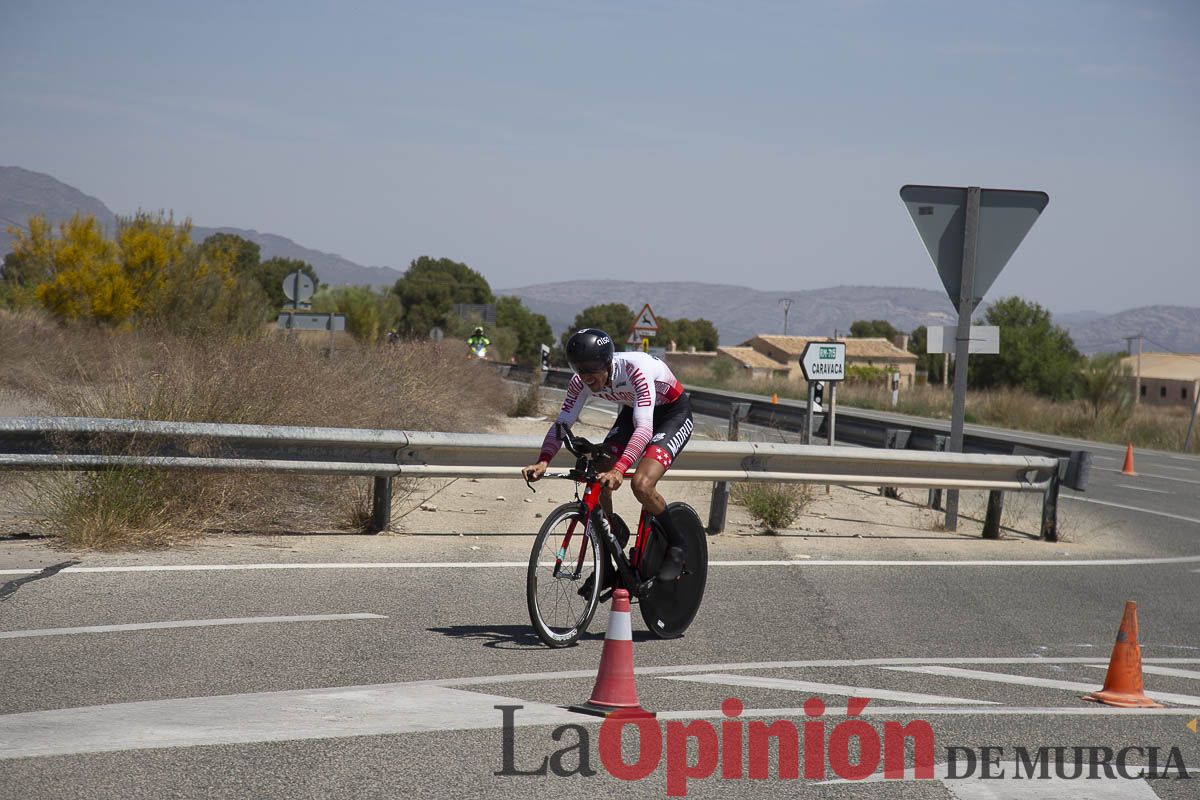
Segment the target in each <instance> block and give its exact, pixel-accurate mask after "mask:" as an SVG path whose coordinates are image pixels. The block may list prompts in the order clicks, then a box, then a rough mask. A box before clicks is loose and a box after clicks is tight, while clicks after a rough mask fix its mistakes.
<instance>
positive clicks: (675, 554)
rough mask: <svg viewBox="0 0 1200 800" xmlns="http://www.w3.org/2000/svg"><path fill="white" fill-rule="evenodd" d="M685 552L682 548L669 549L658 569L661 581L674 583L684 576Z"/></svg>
mask: <svg viewBox="0 0 1200 800" xmlns="http://www.w3.org/2000/svg"><path fill="white" fill-rule="evenodd" d="M684 555H685V553H684V551H683V548H682V547H668V548H667V552H666V555H664V556H663V560H662V564H660V565H659V567H658V579H659V580H660V581H673V580H675V579H676V578H678V577H679V576H680V575H681V574H683V559H684Z"/></svg>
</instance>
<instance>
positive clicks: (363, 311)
mask: <svg viewBox="0 0 1200 800" xmlns="http://www.w3.org/2000/svg"><path fill="white" fill-rule="evenodd" d="M312 307H313V310H314V311H320V312H327V313H336V314H344V315H345V316H346V330H347V331H348V332H349V333H350V335H351V336H353V337H354V338H355V339H357V340H358V341H360V342H365V343H367V344H375V343H377V342H379V341H380V340H381V339H382V338H383V337H384V336H385V335H386V334H387V332H388V331H389V330H391V329H392V328H394V327H396V326H397V325H398V324H399V322H400V317H401V316H402V315H403V309H402V308H401V307H400V298H398V297H396V295H394V294H392V293H391V292H376V291H374V290H373V289H371V288H370V287H367V286H336V287H332V288H331V287H328V286H327V287H323V288H322V289H321V290H320V291H319V292H317V293H316V294H315V295H313V299H312Z"/></svg>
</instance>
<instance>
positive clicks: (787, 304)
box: [779, 297, 796, 336]
mask: <svg viewBox="0 0 1200 800" xmlns="http://www.w3.org/2000/svg"><path fill="white" fill-rule="evenodd" d="M794 302H796V301H795V300H793V299H792V298H790V297H785V298H783V299H782V300H780V301H779V305H781V306H783V335H784V336H787V335H788V332H787V317H788V312H789V311H791V310H792V303H794Z"/></svg>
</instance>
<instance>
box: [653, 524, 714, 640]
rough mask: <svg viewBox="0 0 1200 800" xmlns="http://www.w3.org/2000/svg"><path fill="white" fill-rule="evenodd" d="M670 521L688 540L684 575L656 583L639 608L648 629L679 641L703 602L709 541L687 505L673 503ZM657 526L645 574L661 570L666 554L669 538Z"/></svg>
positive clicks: (706, 579) (659, 635)
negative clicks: (661, 563)
mask: <svg viewBox="0 0 1200 800" xmlns="http://www.w3.org/2000/svg"><path fill="white" fill-rule="evenodd" d="M667 510H668V511H669V512H670V514H671V522H673V523H675V528H676V530H678V531H679V532H680V533H681V534H682V535H683V538H684V540H685V541H687V557H686V558H685V559H684V562H683V574H682V575H680V576H679V578H677V579H676V580H673V581H667V582H666V583H663V582H660V581H655V582H654V584H653V585H652V586H651V587H650V588H649V589H648V590H646V592H645V593H643V594H642V596H641V601H640V603H639V605H640V606H641V609H642V619H643V620H645V621H646V627H647V628H649V629H650V632H651V633H653V634H654V635H655V636H657V637H658V638H660V639H676V638H678V637H680V636H682V635H683V632H684V631H686V630H687V629H688V626H689V625H691V624H692V620H694V619H695V618H696V612H698V611H699V610H700V601H701V600H703V599H704V586H705V584H706V583H707V582H708V542H707V540H706V539H705V536H704V526H703V525H702V524H701V523H700V517H699V515H698V514H696V510H695V509H693V508H692V507H691V506H689V505H688V504H687V503H671V504H669V505H668V506H667ZM651 521H652V523H653V525H654V535H653V536H651V537H650V541H649V542H648V547H647V550H646V552H645V553H644V554H643V556H642V563H643V564H644V565H645V568H644V569H643V571H642V574H643V575H653V574H654V573H656V572H657V571H658V565H659V562H661V561H662V557H663V555H664V554H665V553H666V550H667V545H666V536H665V534H663V532H662V529H661V528H659V527H658V523H657V521H654V520H653V519H652V520H651Z"/></svg>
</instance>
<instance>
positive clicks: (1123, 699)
mask: <svg viewBox="0 0 1200 800" xmlns="http://www.w3.org/2000/svg"><path fill="white" fill-rule="evenodd" d="M1083 699H1084V700H1091V701H1092V702H1094V703H1104V704H1105V705H1109V706H1120V707H1122V708H1162V705H1161V704H1159V703H1156V702H1154V701H1153V700H1151V699H1150V698H1149V697H1147V696H1146V693H1145V691H1144V690H1143V688H1142V647H1141V645H1139V644H1138V623H1137V603H1135V602H1133V601H1132V600H1127V601H1126V602H1125V613H1124V614H1123V615H1122V616H1121V627H1120V628H1118V629H1117V643H1116V644H1115V645H1113V651H1112V657H1110V658H1109V660H1108V672H1107V673H1106V674H1105V676H1104V688H1103V689H1101V690H1100V691H1098V692H1092V693H1091V694H1089V695H1084V698H1083Z"/></svg>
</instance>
